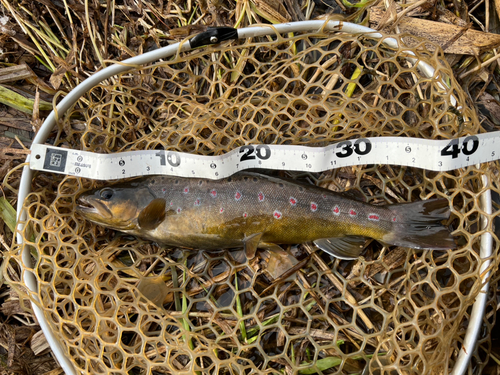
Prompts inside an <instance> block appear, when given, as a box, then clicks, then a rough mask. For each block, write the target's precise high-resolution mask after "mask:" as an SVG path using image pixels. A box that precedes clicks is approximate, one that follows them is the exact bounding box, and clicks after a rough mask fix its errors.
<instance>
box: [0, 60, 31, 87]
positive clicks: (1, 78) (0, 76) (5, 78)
mask: <svg viewBox="0 0 500 375" xmlns="http://www.w3.org/2000/svg"><path fill="white" fill-rule="evenodd" d="M34 77H36V75H35V73H33V71H32V70H31V69H30V68H29V67H28V65H26V64H21V65H15V66H9V67H8V68H1V69H0V83H6V82H12V81H19V80H21V79H28V78H34Z"/></svg>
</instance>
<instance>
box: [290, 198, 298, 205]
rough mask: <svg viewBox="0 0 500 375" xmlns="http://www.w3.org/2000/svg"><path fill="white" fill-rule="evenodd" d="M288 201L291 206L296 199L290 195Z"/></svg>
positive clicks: (295, 202) (294, 203)
mask: <svg viewBox="0 0 500 375" xmlns="http://www.w3.org/2000/svg"><path fill="white" fill-rule="evenodd" d="M288 201H289V202H290V204H291V205H292V206H295V205H296V204H297V199H295V198H294V197H290V199H289V200H288Z"/></svg>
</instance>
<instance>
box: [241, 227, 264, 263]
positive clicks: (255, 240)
mask: <svg viewBox="0 0 500 375" xmlns="http://www.w3.org/2000/svg"><path fill="white" fill-rule="evenodd" d="M263 234H264V233H255V234H251V235H249V236H246V237H245V239H244V240H243V243H244V244H245V255H246V256H247V259H253V258H254V257H255V254H256V253H257V248H258V247H259V242H260V239H261V238H262V235H263Z"/></svg>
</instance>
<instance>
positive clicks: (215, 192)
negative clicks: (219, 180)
mask: <svg viewBox="0 0 500 375" xmlns="http://www.w3.org/2000/svg"><path fill="white" fill-rule="evenodd" d="M210 195H211V196H212V197H213V198H215V197H217V190H212V191H211V192H210Z"/></svg>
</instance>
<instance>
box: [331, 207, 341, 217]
mask: <svg viewBox="0 0 500 375" xmlns="http://www.w3.org/2000/svg"><path fill="white" fill-rule="evenodd" d="M332 211H333V213H334V214H335V215H337V216H338V215H340V207H339V206H335V207H333V210H332Z"/></svg>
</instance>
